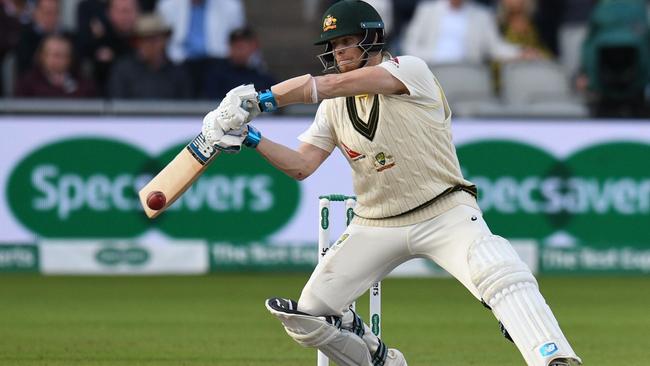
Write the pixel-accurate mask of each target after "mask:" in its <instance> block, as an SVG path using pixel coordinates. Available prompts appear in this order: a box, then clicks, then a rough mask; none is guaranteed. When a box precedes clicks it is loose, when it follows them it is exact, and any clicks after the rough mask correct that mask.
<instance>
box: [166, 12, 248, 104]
mask: <svg viewBox="0 0 650 366" xmlns="http://www.w3.org/2000/svg"><path fill="white" fill-rule="evenodd" d="M157 11H158V13H159V14H160V15H161V16H162V18H163V19H164V21H165V22H166V23H167V24H168V25H170V26H171V29H172V35H171V40H170V43H169V45H168V47H167V55H168V56H169V58H170V59H171V60H172V61H173V62H174V63H184V64H185V65H186V69H187V70H188V71H189V72H190V73H191V77H192V82H193V85H194V87H195V90H197V92H198V91H199V90H200V86H201V85H202V81H203V80H204V78H205V75H206V72H207V70H208V69H209V68H210V66H211V65H212V64H214V63H217V62H218V60H219V59H220V60H224V59H226V58H227V57H228V48H229V45H228V36H229V34H230V32H232V31H233V30H235V29H237V28H241V27H243V26H244V23H245V15H244V7H243V5H242V2H241V0H159V2H158V4H157Z"/></svg>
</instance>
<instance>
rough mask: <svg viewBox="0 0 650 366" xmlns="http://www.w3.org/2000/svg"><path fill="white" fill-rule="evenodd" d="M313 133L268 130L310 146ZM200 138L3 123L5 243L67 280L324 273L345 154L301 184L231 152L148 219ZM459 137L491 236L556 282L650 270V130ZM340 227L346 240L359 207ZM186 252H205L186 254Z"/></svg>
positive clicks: (0, 205) (175, 125)
mask: <svg viewBox="0 0 650 366" xmlns="http://www.w3.org/2000/svg"><path fill="white" fill-rule="evenodd" d="M309 123H310V120H308V119H299V118H289V119H287V118H283V119H272V118H262V119H260V120H259V121H257V122H256V126H257V127H258V128H259V129H260V130H262V132H263V134H264V135H265V136H269V137H271V138H272V139H274V140H276V141H279V142H282V143H284V144H287V145H289V146H291V147H296V146H297V144H298V141H297V140H296V139H295V137H296V136H297V135H298V134H300V133H301V132H302V131H304V130H305V129H306V128H307V127H308V125H309ZM199 129H200V120H199V119H189V118H186V119H168V120H162V121H161V120H154V119H150V118H110V119H106V118H72V119H66V120H61V119H60V118H56V119H55V118H22V117H21V118H1V119H0V133H2V135H3V136H6V137H8V138H7V142H6V144H3V146H1V147H0V149H1V152H2V154H3V159H2V162H0V188H2V196H1V197H0V225H1V226H2V228H3V230H2V231H1V232H0V243H6V244H15V243H31V244H36V245H38V248H40V250H39V251H36V250H35V249H34V248H35V247H32V249H30V251H29V252H30V253H38V255H36V254H34V255H33V256H32V257H33V258H36V259H38V260H40V262H41V267H42V266H43V263H46V265H45V267H47V272H51V273H60V272H75V268H79V269H81V268H85V269H83V270H80V272H82V273H95V272H99V273H122V272H125V271H126V273H129V272H133V271H136V272H137V271H139V272H140V273H161V272H164V270H162V269H161V268H163V269H164V268H172V267H173V266H172V264H173V262H174V261H173V255H172V254H169V253H181V254H182V255H184V256H186V257H188V258H194V259H193V260H192V261H190V262H192V263H196V267H193V268H203V269H198V270H196V271H202V270H206V268H208V266H209V268H210V269H211V270H217V271H218V270H242V269H258V270H275V269H281V270H291V269H300V270H305V269H309V268H310V267H311V266H313V265H314V263H315V260H316V256H315V253H316V251H315V249H314V247H315V241H316V238H317V222H318V217H317V215H318V208H317V196H318V195H321V194H325V193H344V194H351V193H352V192H351V180H350V177H349V176H350V173H349V167H348V165H347V163H346V162H345V160H344V159H343V158H342V157H341V155H340V153H338V152H335V153H334V154H333V155H332V158H331V159H328V161H327V162H326V163H325V164H324V166H323V167H322V169H321V170H319V171H318V172H317V173H315V174H314V176H312V177H310V178H309V179H307V180H306V181H304V182H300V183H298V182H296V181H294V180H293V179H291V178H289V177H287V176H286V175H284V174H283V173H281V172H279V171H277V170H276V169H274V168H273V167H272V166H271V165H270V164H268V162H266V161H265V160H264V159H262V158H261V157H260V156H259V155H258V154H256V153H255V152H253V151H250V150H244V151H243V152H242V153H240V154H238V155H225V154H224V155H222V156H220V157H218V158H217V160H215V162H214V163H213V164H212V166H211V167H210V168H209V169H208V170H207V171H206V172H205V174H204V175H203V176H202V177H201V178H200V179H199V180H198V181H197V182H195V183H194V184H193V185H192V187H190V189H189V190H188V191H187V192H186V193H185V194H184V195H183V196H182V197H181V199H179V200H178V201H177V202H176V203H175V204H174V205H173V206H172V207H171V208H170V209H169V211H168V212H165V213H164V214H163V215H161V216H159V218H157V219H155V220H153V221H151V220H148V219H147V218H146V217H145V216H144V214H143V213H142V209H141V207H140V204H139V201H138V199H137V191H138V190H139V189H140V187H142V186H143V185H144V184H145V183H146V182H147V181H148V180H149V179H151V177H152V176H153V175H154V174H155V173H157V172H158V171H159V170H160V169H161V168H162V167H163V166H164V165H165V164H167V162H169V161H170V160H171V159H172V158H173V157H174V156H175V155H176V154H177V153H178V152H179V151H180V150H181V149H182V148H183V146H184V144H185V143H186V142H187V141H189V139H191V138H192V136H193V135H194V134H195V133H196V132H197V131H198V130H199ZM454 136H455V141H456V145H457V151H458V155H459V158H460V161H461V165H462V168H463V172H464V174H465V176H466V177H467V178H468V179H470V180H471V181H473V182H474V183H476V184H477V185H478V187H479V204H480V206H481V207H482V209H483V211H484V213H485V217H486V220H487V222H488V225H490V227H491V229H492V231H493V232H495V233H497V234H500V235H502V236H505V237H508V238H510V239H512V240H515V241H525V242H528V243H530V242H534V243H537V245H538V247H539V251H538V252H539V258H540V262H539V269H540V270H541V271H546V272H567V271H633V272H649V271H650V226H649V225H647V223H649V222H650V170H648V169H645V168H644V167H645V166H646V165H647V161H650V126H648V125H647V124H642V123H634V122H629V123H625V122H621V121H618V122H611V123H602V122H600V123H589V122H570V123H569V122H563V123H560V122H557V121H539V122H517V121H503V122H498V121H456V122H455V125H454ZM331 217H332V220H333V226H332V231H333V237H336V236H337V233H338V232H340V231H342V230H343V222H344V221H345V216H344V209H343V207H336V206H333V207H332V215H331ZM337 217H338V219H340V220H337ZM183 243H194V244H193V245H187V246H185V247H186V248H194V249H189V251H190V252H191V253H188V252H183V251H182V250H181V251H179V252H177V250H180V249H179V248H181V247H182V246H183ZM197 243H198V244H197ZM165 245H166V246H167V247H166V248H167V249H168V250H167V251H166V252H164V253H163V252H161V253H157V252H156V250H157V248H159V247H160V246H165ZM179 246H180V247H179ZM15 247H16V245H14V246H12V247H10V248H11V250H9V249H7V250H6V251H5V252H6V253H13V252H15V249H14V248H15ZM8 248H9V247H8ZM75 248H76V249H75ZM82 248H83V249H82ZM201 248H203V249H201ZM312 251H313V255H312ZM25 253H27V252H25ZM74 253H77V254H74ZM165 253H167V254H165ZM170 255H171V257H170ZM7 256H8V255H7ZM66 258H67V259H68V263H73V264H72V265H71V266H72V268H69V266H68V267H66V266H63V267H62V266H61V263H62V262H65V259H66ZM70 258H73V259H74V258H76V261H74V260H71V259H70ZM165 258H166V259H165ZM167 259H170V261H169V262H167ZM7 263H12V264H11V265H12V266H14V267H12V268H17V267H16V266H18V265H19V263H18V262H16V261H15V260H12V261H8V260H7ZM17 263H18V264H17ZM21 263H22V262H21ZM74 263H77V264H74ZM89 263H91V264H89ZM0 267H1V265H0ZM0 270H2V269H1V268H0ZM170 271H172V272H176V271H181V272H191V270H190V269H188V268H176V269H175V270H171V269H170Z"/></svg>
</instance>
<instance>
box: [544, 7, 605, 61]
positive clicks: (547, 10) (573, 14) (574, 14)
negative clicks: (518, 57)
mask: <svg viewBox="0 0 650 366" xmlns="http://www.w3.org/2000/svg"><path fill="white" fill-rule="evenodd" d="M597 2H598V0H571V1H567V0H540V1H538V2H537V12H536V15H535V18H536V19H535V20H536V24H537V26H538V28H539V31H540V37H541V38H542V40H543V41H544V44H546V45H548V47H549V49H550V50H551V51H552V52H553V53H554V54H556V55H558V54H560V52H561V50H560V48H559V44H558V43H559V42H558V40H559V36H558V35H559V31H560V28H561V27H562V26H567V25H573V26H576V25H586V24H587V22H588V21H589V15H590V14H591V11H592V10H593V8H594V6H595V5H596V3H597Z"/></svg>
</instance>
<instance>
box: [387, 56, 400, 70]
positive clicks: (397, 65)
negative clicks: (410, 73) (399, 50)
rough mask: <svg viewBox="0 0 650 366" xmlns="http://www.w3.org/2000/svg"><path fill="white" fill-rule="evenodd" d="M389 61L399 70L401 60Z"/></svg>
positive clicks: (392, 59)
mask: <svg viewBox="0 0 650 366" xmlns="http://www.w3.org/2000/svg"><path fill="white" fill-rule="evenodd" d="M388 61H389V62H390V63H392V64H393V65H395V67H397V68H399V59H398V58H397V57H393V58H391V59H389V60H388Z"/></svg>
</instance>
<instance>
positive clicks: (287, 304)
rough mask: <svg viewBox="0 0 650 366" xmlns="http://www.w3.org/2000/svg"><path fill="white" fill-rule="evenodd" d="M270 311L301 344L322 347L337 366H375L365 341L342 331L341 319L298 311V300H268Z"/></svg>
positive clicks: (322, 350) (321, 349)
mask: <svg viewBox="0 0 650 366" xmlns="http://www.w3.org/2000/svg"><path fill="white" fill-rule="evenodd" d="M266 308H267V309H268V310H269V311H270V312H271V314H273V315H274V316H275V317H276V318H278V319H279V320H280V321H281V322H282V325H284V329H285V330H286V332H287V334H288V335H289V336H290V337H291V338H293V339H294V340H295V341H296V342H298V344H300V345H302V346H305V347H315V348H318V349H319V350H320V351H321V352H323V353H324V354H325V355H326V356H327V357H329V359H330V360H332V361H334V362H335V363H336V364H337V365H340V366H372V365H373V363H372V361H371V359H370V351H369V350H368V347H367V346H366V344H365V343H364V341H363V339H361V338H360V337H359V336H357V335H356V334H354V333H352V332H350V331H347V330H345V329H340V326H341V319H340V318H338V317H331V316H328V317H316V316H311V315H309V314H305V313H302V312H300V311H298V310H297V304H296V302H295V301H292V300H287V299H280V298H271V299H268V300H266ZM384 359H385V356H384Z"/></svg>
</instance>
